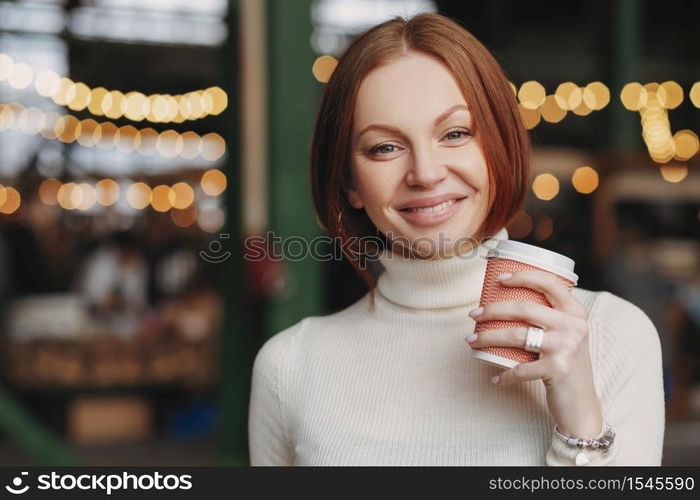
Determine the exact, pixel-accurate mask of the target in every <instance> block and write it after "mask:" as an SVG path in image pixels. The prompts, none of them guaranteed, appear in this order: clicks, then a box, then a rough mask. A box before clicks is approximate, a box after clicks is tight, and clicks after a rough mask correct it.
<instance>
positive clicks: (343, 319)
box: [248, 229, 665, 465]
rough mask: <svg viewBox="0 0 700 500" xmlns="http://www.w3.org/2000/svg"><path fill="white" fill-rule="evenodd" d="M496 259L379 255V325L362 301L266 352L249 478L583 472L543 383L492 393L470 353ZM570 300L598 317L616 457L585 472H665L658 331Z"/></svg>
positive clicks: (624, 305)
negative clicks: (307, 470)
mask: <svg viewBox="0 0 700 500" xmlns="http://www.w3.org/2000/svg"><path fill="white" fill-rule="evenodd" d="M493 238H494V239H502V238H508V234H507V232H506V230H505V229H503V230H501V231H500V232H498V233H497V234H496V235H495V236H494V237H493ZM494 246H495V242H494V241H493V240H492V241H490V242H488V244H484V245H480V246H479V247H478V250H479V251H478V254H479V256H480V257H482V258H473V259H468V260H467V259H462V258H451V259H444V260H438V261H424V260H415V259H404V258H401V257H399V256H398V255H396V254H389V253H384V254H383V255H382V256H381V263H382V265H383V266H384V268H385V271H384V272H383V273H382V274H381V276H380V278H379V280H378V283H377V290H376V291H377V293H376V310H375V311H374V312H372V313H370V312H369V294H367V295H365V296H364V297H363V298H362V299H360V300H359V301H357V302H356V303H354V304H353V305H351V306H350V307H348V308H346V309H344V310H342V311H340V312H337V313H335V314H330V315H327V316H313V317H307V318H305V319H303V320H301V321H299V322H298V323H296V324H294V325H292V326H290V327H289V328H287V329H285V330H283V331H282V332H279V333H278V334H276V335H274V336H273V337H272V338H270V339H269V340H268V341H267V342H266V343H265V344H264V346H263V347H262V349H261V350H260V352H259V353H258V355H257V357H256V359H255V364H254V369H253V383H252V392H251V400H250V413H249V422H248V426H249V428H248V430H249V445H250V461H251V465H575V462H574V460H575V457H576V455H577V453H578V451H579V450H577V449H575V448H570V447H569V446H568V445H567V444H565V443H564V442H562V441H561V440H559V439H558V438H557V437H556V436H554V435H553V429H554V424H555V422H554V421H553V419H552V417H551V416H550V414H549V411H548V409H547V404H546V399H545V388H544V385H543V383H542V381H541V380H533V381H529V382H525V383H521V384H517V385H510V386H497V385H494V384H492V383H491V382H490V380H491V377H492V376H494V375H495V374H497V373H499V372H501V371H502V369H501V368H498V367H495V366H492V365H489V364H486V363H483V362H481V361H479V360H476V359H474V358H472V357H471V352H470V350H471V348H470V347H469V346H468V345H467V344H466V343H465V341H464V338H465V337H466V336H468V335H469V334H470V333H472V332H473V330H474V327H475V323H474V320H472V319H471V318H470V317H469V316H468V312H469V311H470V310H471V309H473V308H475V307H477V306H478V305H479V296H480V293H481V285H482V282H483V279H484V275H485V272H486V259H485V258H483V257H485V254H486V250H487V247H490V248H493V247H494ZM388 257H391V258H388ZM572 293H573V295H574V297H575V298H576V299H578V300H579V301H581V302H582V303H583V304H585V306H586V308H587V309H588V312H589V316H588V317H589V320H588V323H589V339H590V340H589V345H590V355H591V360H592V363H593V370H594V377H595V385H596V392H597V394H598V397H599V399H600V402H601V405H602V411H603V417H604V418H605V420H607V422H609V423H610V424H611V425H612V427H613V428H614V430H615V431H616V433H617V435H616V439H615V442H614V444H613V446H612V447H611V449H610V451H609V453H608V454H607V456H602V455H601V453H600V452H599V451H598V452H596V451H587V452H586V455H587V456H588V458H589V460H590V462H589V465H660V463H661V453H662V445H663V434H664V424H665V417H664V393H663V380H662V367H661V348H660V342H659V337H658V334H657V331H656V329H655V328H654V325H653V324H652V323H651V321H650V320H649V318H648V317H647V315H646V314H645V313H644V312H643V311H642V310H641V309H639V308H638V307H637V306H635V305H633V304H632V303H630V302H628V301H626V300H624V299H622V298H620V297H618V296H616V295H613V294H611V293H609V292H594V291H590V290H585V289H582V288H573V289H572ZM601 430H602V429H601Z"/></svg>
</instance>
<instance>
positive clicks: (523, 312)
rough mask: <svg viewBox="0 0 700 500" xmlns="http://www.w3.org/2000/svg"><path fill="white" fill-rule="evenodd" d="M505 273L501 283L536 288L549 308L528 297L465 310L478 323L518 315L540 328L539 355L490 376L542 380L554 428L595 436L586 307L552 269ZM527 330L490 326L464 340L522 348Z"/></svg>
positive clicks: (598, 422)
mask: <svg viewBox="0 0 700 500" xmlns="http://www.w3.org/2000/svg"><path fill="white" fill-rule="evenodd" d="M507 274H511V273H506V279H501V280H500V281H501V283H503V285H505V286H512V287H525V288H531V289H533V290H536V291H538V292H541V293H543V294H544V295H545V297H546V298H547V300H548V301H549V303H550V304H551V305H552V307H551V308H550V307H547V306H543V305H540V304H535V303H533V302H529V301H519V302H509V301H504V302H493V303H491V304H487V305H486V306H484V307H483V308H480V307H479V308H476V309H473V310H472V311H471V312H470V313H469V315H470V316H471V317H472V318H474V321H477V322H480V321H490V320H522V321H526V322H528V323H530V324H532V325H536V326H539V327H540V328H542V329H543V330H544V340H543V341H542V347H541V348H540V358H539V359H538V360H537V361H532V362H529V363H520V364H519V365H517V366H515V367H513V368H510V369H508V370H506V371H504V372H503V373H501V374H500V376H496V377H494V379H493V382H494V383H497V384H499V385H511V384H516V383H519V382H525V381H527V380H536V379H542V381H543V383H544V386H545V389H546V392H547V406H548V408H549V412H550V413H551V415H552V417H553V418H554V421H555V422H556V423H557V427H558V429H559V432H561V433H563V434H565V435H570V436H576V437H580V438H584V439H591V438H596V437H598V436H599V435H600V432H601V430H602V425H603V422H602V415H601V410H600V403H599V401H598V397H597V395H596V392H595V385H594V381H593V369H592V366H591V359H590V355H589V347H588V311H587V310H586V307H585V306H584V305H583V304H582V303H581V302H579V301H578V300H576V299H575V298H574V296H573V295H572V294H571V292H570V291H569V289H568V288H567V287H566V285H565V284H564V283H562V282H561V281H560V280H559V279H558V278H557V277H556V276H554V275H553V274H551V273H546V272H544V271H538V270H523V271H517V272H515V273H512V274H513V276H512V277H511V278H507ZM501 276H504V275H501ZM497 279H498V278H497ZM480 310H481V311H480ZM526 334H527V327H516V328H506V329H501V330H490V331H484V332H481V333H479V334H478V335H476V334H475V335H471V336H469V337H467V342H468V343H469V345H470V346H471V347H472V348H481V347H491V346H508V347H520V348H522V347H524V346H525V336H526Z"/></svg>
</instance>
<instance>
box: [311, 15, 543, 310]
mask: <svg viewBox="0 0 700 500" xmlns="http://www.w3.org/2000/svg"><path fill="white" fill-rule="evenodd" d="M410 52H422V53H426V54H429V55H432V56H435V57H437V58H439V59H440V60H441V61H442V62H443V63H444V64H445V65H446V66H447V68H448V69H449V70H450V72H451V73H452V75H453V76H454V78H455V80H456V82H457V84H458V85H459V87H460V89H461V90H462V94H463V95H464V98H465V100H466V102H467V103H468V105H469V107H470V111H471V114H472V117H473V124H474V131H475V135H477V134H478V135H479V136H480V140H481V146H482V149H483V153H484V158H485V160H486V164H487V168H488V175H489V186H490V188H491V189H490V190H489V191H490V199H489V206H490V210H489V212H488V215H487V217H486V219H485V220H484V222H483V224H482V225H481V226H480V228H479V230H478V231H477V233H476V235H466V236H474V237H475V238H476V237H481V236H492V235H494V234H495V233H497V232H498V231H499V230H501V229H502V228H503V227H505V226H506V225H507V224H508V223H509V222H510V220H511V219H512V218H513V217H514V216H515V214H516V213H517V212H518V210H519V209H520V208H521V206H522V204H523V203H524V200H525V197H526V195H527V189H528V181H529V176H530V140H529V137H528V133H527V130H526V129H525V126H524V125H523V122H522V119H521V116H520V112H519V110H518V102H517V100H516V98H515V87H514V86H513V85H512V84H511V83H510V82H509V81H508V78H507V77H506V75H505V73H504V71H503V69H502V68H501V66H500V65H499V63H498V62H497V61H496V60H495V59H494V57H493V56H492V55H491V53H490V52H489V51H488V49H487V48H486V47H484V45H482V44H481V42H479V41H478V40H477V39H476V38H475V37H474V36H473V35H472V34H471V33H469V32H468V31H467V30H465V29H464V28H462V27H461V26H460V25H459V24H457V23H456V22H455V21H453V20H452V19H450V18H448V17H445V16H442V15H440V14H432V13H426V14H418V15H416V16H414V17H412V18H410V19H404V18H402V17H394V18H393V19H390V20H389V21H386V22H384V23H382V24H379V25H377V26H375V27H373V28H371V29H370V30H368V31H367V32H365V33H364V34H362V35H361V36H360V37H358V38H357V39H356V40H354V41H353V43H352V44H351V45H350V46H349V47H348V49H347V50H346V51H345V53H344V54H343V56H342V57H341V59H340V61H339V62H338V66H337V67H336V68H335V70H334V72H333V74H332V76H331V78H330V80H329V81H328V83H327V85H326V87H325V90H324V93H323V97H322V100H321V105H320V108H319V111H318V115H317V118H316V125H315V130H314V136H313V140H312V144H311V158H310V181H311V191H312V195H313V203H314V208H315V210H316V216H317V221H318V222H319V224H321V226H323V228H324V229H325V230H326V231H327V232H328V233H329V235H330V236H332V237H339V238H340V241H342V243H343V245H344V247H343V248H344V249H349V252H345V251H344V253H351V254H352V255H354V256H355V257H357V256H358V255H359V254H361V253H362V250H363V249H362V248H358V247H357V246H356V242H357V240H358V239H359V238H374V240H379V239H380V237H378V232H377V228H376V227H375V226H374V224H373V223H372V221H371V220H370V219H369V217H368V216H367V214H366V212H365V210H364V209H361V210H356V209H354V208H353V207H352V206H351V205H350V204H349V202H348V200H347V198H346V192H347V188H348V187H349V186H350V185H351V184H350V178H351V177H350V168H351V163H350V158H351V154H350V153H351V141H350V139H351V137H352V129H353V114H354V110H355V105H356V100H357V91H358V89H359V87H360V84H361V83H362V81H363V79H364V77H365V76H366V75H367V74H368V73H369V72H370V71H372V70H373V69H375V68H377V67H378V66H381V65H385V64H388V63H391V62H392V61H396V60H397V59H399V58H401V57H402V56H406V55H409V54H410ZM385 245H386V242H384V244H382V245H381V246H385ZM365 250H366V248H365ZM346 257H349V260H350V262H351V264H352V265H353V267H354V268H355V269H356V271H357V272H358V273H359V274H360V276H361V277H362V278H363V280H364V281H365V283H366V284H367V287H368V289H369V292H370V294H371V306H370V309H372V310H373V309H374V287H375V285H376V280H375V278H374V276H373V275H372V273H371V272H370V271H369V270H368V269H367V268H366V266H365V265H362V264H360V262H359V261H358V259H357V258H352V257H351V255H346Z"/></svg>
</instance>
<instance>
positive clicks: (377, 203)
mask: <svg viewBox="0 0 700 500" xmlns="http://www.w3.org/2000/svg"><path fill="white" fill-rule="evenodd" d="M399 184H400V179H399V178H397V176H396V175H395V174H394V173H393V172H392V169H391V168H381V166H380V167H379V168H377V166H376V165H372V166H371V167H370V166H362V165H361V166H358V167H357V168H356V170H355V186H356V187H357V190H358V194H359V195H360V198H361V199H362V201H363V203H364V204H365V205H366V208H367V209H368V210H371V211H377V210H381V208H383V207H384V206H387V205H389V204H390V203H391V200H392V199H393V196H394V193H395V192H396V188H397V186H398V185H399Z"/></svg>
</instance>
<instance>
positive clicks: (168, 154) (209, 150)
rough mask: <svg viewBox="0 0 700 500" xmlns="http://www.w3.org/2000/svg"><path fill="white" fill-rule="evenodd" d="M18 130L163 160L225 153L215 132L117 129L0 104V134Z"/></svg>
mask: <svg viewBox="0 0 700 500" xmlns="http://www.w3.org/2000/svg"><path fill="white" fill-rule="evenodd" d="M8 129H13V130H21V131H23V132H24V133H26V134H30V135H36V134H41V135H42V136H43V137H45V138H47V139H52V140H53V139H57V140H59V141H61V142H63V143H66V144H70V143H73V142H76V141H77V142H78V144H80V145H81V146H84V147H97V148H100V149H106V150H109V149H115V148H116V149H117V150H119V151H121V152H123V153H132V152H137V153H139V154H141V155H144V156H148V155H152V154H155V153H158V154H159V155H160V156H163V157H165V158H174V157H176V156H179V157H181V158H184V159H186V160H192V159H195V158H196V157H198V156H199V157H200V158H202V159H203V160H206V161H211V162H213V161H217V160H218V159H220V158H221V157H222V156H223V155H224V154H225V153H226V141H225V140H224V138H223V137H221V136H220V135H219V134H217V133H215V132H210V133H208V134H205V135H204V136H201V137H200V136H199V135H198V134H197V133H195V132H191V131H188V132H184V133H182V134H180V133H178V132H176V131H175V130H166V131H164V132H161V133H158V132H157V131H155V130H154V129H152V128H145V129H141V130H138V129H136V128H135V127H133V126H132V125H125V126H123V127H117V126H116V125H115V124H114V123H112V122H102V123H98V122H97V121H95V120H93V119H92V118H88V119H85V120H78V119H77V118H76V117H75V116H73V115H59V114H58V113H55V112H53V111H49V112H46V113H44V112H43V111H41V110H40V109H38V108H35V107H30V108H25V107H24V106H22V105H21V104H18V103H14V102H13V103H8V104H0V131H3V130H8Z"/></svg>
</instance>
